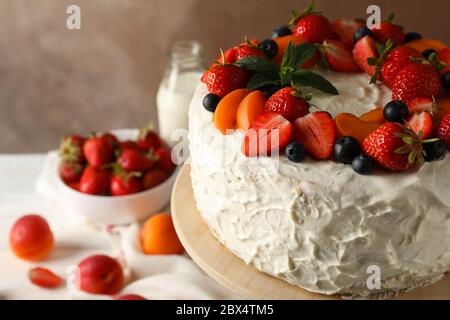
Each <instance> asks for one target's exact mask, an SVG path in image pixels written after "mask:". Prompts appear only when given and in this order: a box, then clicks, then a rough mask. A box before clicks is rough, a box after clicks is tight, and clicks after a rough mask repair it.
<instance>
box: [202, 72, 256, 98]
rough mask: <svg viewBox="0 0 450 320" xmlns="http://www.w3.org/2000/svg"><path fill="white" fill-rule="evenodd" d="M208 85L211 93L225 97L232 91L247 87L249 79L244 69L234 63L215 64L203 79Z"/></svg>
mask: <svg viewBox="0 0 450 320" xmlns="http://www.w3.org/2000/svg"><path fill="white" fill-rule="evenodd" d="M202 81H203V82H204V83H206V85H207V86H208V91H209V93H214V94H216V95H218V96H219V97H221V98H223V97H224V96H226V95H227V94H228V93H230V92H231V91H234V90H236V89H240V88H245V86H246V85H247V81H248V76H247V73H246V72H245V70H244V69H242V68H239V67H236V66H235V65H232V64H225V65H224V64H213V65H212V66H211V67H210V68H209V70H208V71H206V74H205V76H204V77H203V80H202Z"/></svg>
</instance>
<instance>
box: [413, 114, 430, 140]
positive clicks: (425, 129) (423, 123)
mask: <svg viewBox="0 0 450 320" xmlns="http://www.w3.org/2000/svg"><path fill="white" fill-rule="evenodd" d="M408 125H409V127H410V128H411V129H412V130H413V131H414V132H415V133H416V134H417V135H418V136H419V137H420V138H421V139H422V140H423V139H427V138H429V137H430V136H431V134H432V133H433V117H432V116H431V114H429V113H428V112H426V111H423V112H421V113H414V114H413V115H412V116H410V117H409V119H408ZM420 132H422V134H420Z"/></svg>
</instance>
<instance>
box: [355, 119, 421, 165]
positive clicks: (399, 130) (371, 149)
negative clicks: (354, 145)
mask: <svg viewBox="0 0 450 320" xmlns="http://www.w3.org/2000/svg"><path fill="white" fill-rule="evenodd" d="M362 147H363V150H364V152H365V153H366V154H367V155H368V156H370V157H371V158H373V159H374V160H375V161H376V162H377V163H378V164H379V165H380V166H382V167H383V168H385V169H388V170H391V171H397V172H402V171H406V170H408V169H410V168H411V167H412V166H413V165H414V164H415V163H419V164H420V163H423V153H422V144H421V141H420V139H419V137H417V135H416V134H415V133H414V132H412V131H411V130H409V129H407V128H404V127H403V126H402V125H400V124H399V123H395V122H387V123H385V124H383V125H382V126H381V127H379V128H378V129H377V130H375V131H374V132H372V133H371V134H370V135H369V136H367V138H366V139H365V140H364V141H363V145H362Z"/></svg>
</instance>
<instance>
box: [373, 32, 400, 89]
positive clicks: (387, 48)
mask: <svg viewBox="0 0 450 320" xmlns="http://www.w3.org/2000/svg"><path fill="white" fill-rule="evenodd" d="M376 46H377V51H378V54H379V58H378V59H376V58H374V57H370V58H367V63H368V64H369V65H370V66H374V67H375V71H374V72H373V74H372V77H371V78H370V83H376V82H377V79H378V75H379V74H380V73H381V68H382V67H383V64H384V62H385V61H386V58H387V57H388V55H389V53H391V51H392V49H393V48H394V43H393V42H392V40H391V39H389V40H388V41H387V42H386V44H385V45H380V44H379V43H377V45H376Z"/></svg>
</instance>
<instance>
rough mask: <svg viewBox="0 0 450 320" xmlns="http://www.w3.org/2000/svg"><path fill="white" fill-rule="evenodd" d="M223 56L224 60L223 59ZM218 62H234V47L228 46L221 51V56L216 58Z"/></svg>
mask: <svg viewBox="0 0 450 320" xmlns="http://www.w3.org/2000/svg"><path fill="white" fill-rule="evenodd" d="M224 58H225V61H224ZM216 61H217V62H218V63H219V64H228V63H235V62H236V61H237V59H236V47H233V48H230V49H228V50H226V51H225V52H224V53H223V56H222V55H220V56H219V57H218V58H217V60H216Z"/></svg>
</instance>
